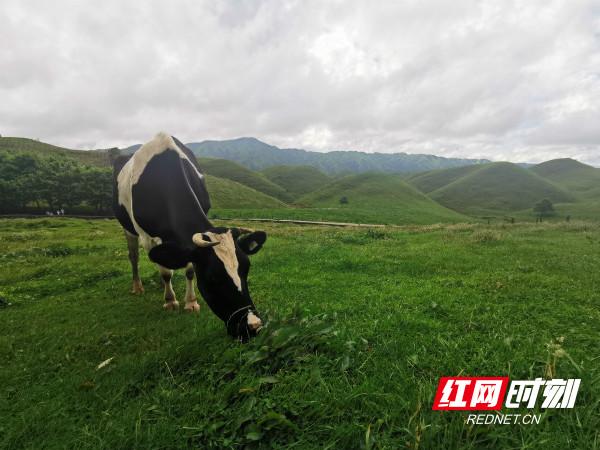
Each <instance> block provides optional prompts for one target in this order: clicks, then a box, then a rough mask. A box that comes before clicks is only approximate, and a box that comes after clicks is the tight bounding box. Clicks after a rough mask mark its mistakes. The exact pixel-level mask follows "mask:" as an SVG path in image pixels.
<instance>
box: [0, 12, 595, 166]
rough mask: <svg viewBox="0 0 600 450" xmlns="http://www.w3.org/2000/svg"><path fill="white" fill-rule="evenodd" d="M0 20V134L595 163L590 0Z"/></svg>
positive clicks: (29, 15) (93, 143) (85, 143)
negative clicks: (252, 142) (247, 142)
mask: <svg viewBox="0 0 600 450" xmlns="http://www.w3.org/2000/svg"><path fill="white" fill-rule="evenodd" d="M0 24H1V26H0V41H1V42H3V45H2V47H0V98H1V99H2V101H0V133H2V134H3V135H16V136H27V137H34V138H40V139H41V140H45V141H48V142H51V143H55V144H58V145H65V146H69V147H86V148H90V147H109V146H114V145H118V146H125V145H128V144H132V143H137V142H142V141H145V140H147V139H149V138H150V137H152V136H153V135H154V134H155V133H156V132H157V131H159V130H165V131H168V132H170V133H172V134H174V135H177V136H178V137H180V138H181V139H182V140H184V141H192V140H202V139H224V138H232V137H238V136H256V137H258V138H260V139H263V140H265V141H267V142H269V143H273V144H275V145H279V146H284V147H286V146H294V147H304V148H309V149H313V150H334V149H335V150H338V149H355V150H363V151H379V152H397V151H403V152H409V153H434V154H438V155H442V156H463V157H483V158H489V159H494V160H512V161H542V160H546V159H550V158H554V157H567V156H571V157H577V158H579V159H581V160H583V161H585V162H588V163H592V164H596V165H600V126H598V124H599V123H600V8H599V7H598V6H597V3H595V2H594V1H593V0H572V1H569V2H564V1H547V0H546V1H541V0H539V1H533V0H532V1H527V2H523V1H516V0H515V1H506V2H493V1H468V0H464V1H456V2H451V3H449V2H447V1H444V0H438V1H428V2H412V1H411V2H365V1H344V2H341V1H333V2H322V1H318V0H313V1H294V0H291V1H229V2H227V1H226V2H212V1H208V0H207V1H204V2H200V1H192V0H181V1H169V2H158V1H153V2H142V1H139V2H133V1H116V0H104V1H102V2H97V3H95V4H94V5H93V7H91V6H90V5H83V4H82V3H81V2H76V1H55V2H46V1H37V2H36V1H28V2H21V1H18V0H8V1H6V2H4V4H3V8H2V10H0Z"/></svg>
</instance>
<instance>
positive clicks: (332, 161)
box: [124, 137, 489, 174]
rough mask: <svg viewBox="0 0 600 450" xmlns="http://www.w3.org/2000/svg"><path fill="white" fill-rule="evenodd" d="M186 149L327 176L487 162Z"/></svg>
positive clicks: (271, 149) (249, 146)
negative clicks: (307, 169)
mask: <svg viewBox="0 0 600 450" xmlns="http://www.w3.org/2000/svg"><path fill="white" fill-rule="evenodd" d="M186 145H187V146H188V147H189V148H190V149H191V150H192V151H193V152H194V153H195V154H196V156H200V157H207V158H220V159H227V160H229V161H235V162H238V163H240V164H242V165H243V166H245V167H247V168H249V169H252V170H263V169H266V168H267V167H272V166H312V167H316V168H317V169H319V170H321V171H323V172H325V173H328V174H351V173H363V172H387V173H408V172H423V171H426V170H434V169H447V168H450V167H458V166H465V165H470V164H481V163H487V162H489V161H488V160H485V159H463V158H444V157H441V156H434V155H421V154H414V155H413V154H407V153H365V152H358V151H332V152H327V153H321V152H312V151H308V150H302V149H297V148H279V147H275V146H274V145H269V144H266V143H264V142H262V141H259V140H258V139H256V138H252V137H244V138H238V139H230V140H224V141H202V142H190V143H188V144H186ZM139 147H140V145H133V146H131V147H128V148H126V149H124V151H125V152H133V151H135V150H137V149H138V148H139Z"/></svg>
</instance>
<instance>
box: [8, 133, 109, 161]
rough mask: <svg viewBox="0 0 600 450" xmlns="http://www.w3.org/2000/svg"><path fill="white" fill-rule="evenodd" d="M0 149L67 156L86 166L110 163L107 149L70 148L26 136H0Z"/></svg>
mask: <svg viewBox="0 0 600 450" xmlns="http://www.w3.org/2000/svg"><path fill="white" fill-rule="evenodd" d="M1 150H6V151H10V152H18V153H29V154H37V155H40V156H52V155H55V156H67V157H71V158H74V159H76V160H77V161H79V162H80V163H82V164H86V165H88V166H98V167H108V166H109V165H110V162H109V159H108V151H107V150H72V149H69V148H64V147H58V146H56V145H51V144H46V143H44V142H40V141H37V140H35V139H28V138H20V137H0V151H1Z"/></svg>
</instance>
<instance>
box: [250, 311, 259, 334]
mask: <svg viewBox="0 0 600 450" xmlns="http://www.w3.org/2000/svg"><path fill="white" fill-rule="evenodd" d="M248 328H250V329H251V330H252V331H259V330H260V329H261V328H262V321H261V320H260V319H259V318H258V317H257V316H255V315H254V313H253V312H249V313H248Z"/></svg>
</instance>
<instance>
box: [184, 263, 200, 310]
mask: <svg viewBox="0 0 600 450" xmlns="http://www.w3.org/2000/svg"><path fill="white" fill-rule="evenodd" d="M184 309H185V310H186V311H188V312H191V313H193V312H197V311H200V305H199V304H198V299H197V298H196V292H195V291H194V266H193V264H191V263H190V264H188V265H187V267H186V268H185V308H184Z"/></svg>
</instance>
